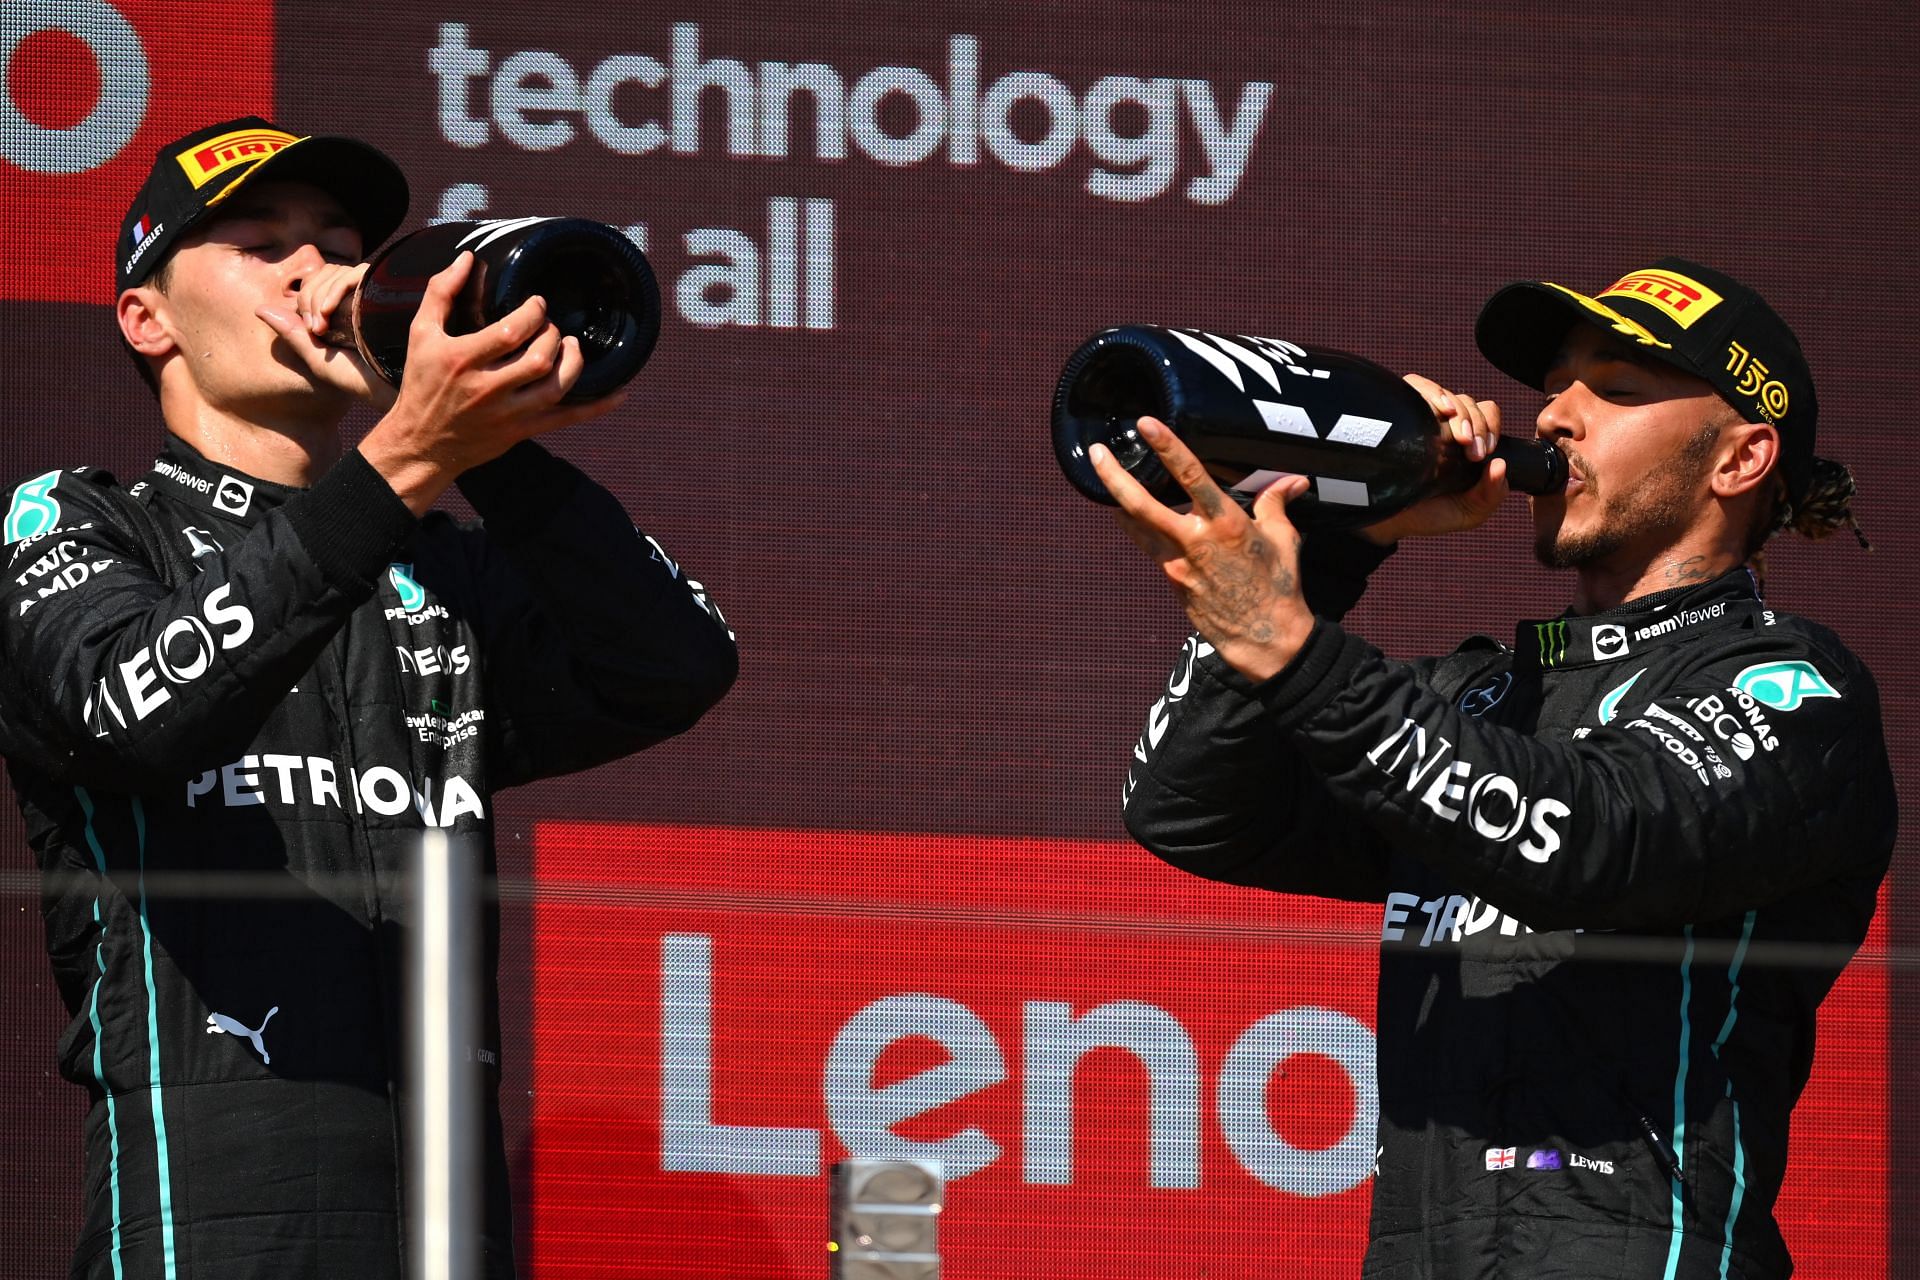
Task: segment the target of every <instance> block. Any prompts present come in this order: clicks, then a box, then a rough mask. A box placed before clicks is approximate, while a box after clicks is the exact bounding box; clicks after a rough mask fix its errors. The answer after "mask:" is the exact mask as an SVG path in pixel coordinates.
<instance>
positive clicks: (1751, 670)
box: [1733, 659, 1840, 711]
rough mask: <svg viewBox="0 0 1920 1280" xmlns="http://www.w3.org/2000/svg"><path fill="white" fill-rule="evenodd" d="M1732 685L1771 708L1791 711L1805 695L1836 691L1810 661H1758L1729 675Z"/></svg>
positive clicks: (1829, 695) (1836, 693)
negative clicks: (1736, 673)
mask: <svg viewBox="0 0 1920 1280" xmlns="http://www.w3.org/2000/svg"><path fill="white" fill-rule="evenodd" d="M1733 687H1734V688H1735V689H1736V690H1738V691H1739V692H1741V693H1744V694H1746V695H1747V696H1748V697H1750V698H1752V699H1753V700H1754V701H1755V702H1760V703H1764V704H1765V705H1767V706H1769V707H1772V708H1773V709H1774V710H1775V711H1794V710H1797V709H1798V708H1799V706H1800V704H1801V703H1803V702H1805V701H1806V700H1807V699H1808V698H1837V697H1839V696H1840V691H1839V690H1838V689H1836V688H1834V687H1833V685H1832V684H1830V683H1829V682H1828V680H1827V678H1826V677H1825V676H1823V675H1821V674H1820V672H1819V671H1818V670H1816V669H1815V668H1814V665H1813V664H1812V663H1811V662H1802V661H1800V660H1798V659H1793V660H1791V661H1786V662H1762V663H1758V664H1756V665H1754V666H1751V667H1748V668H1747V669H1746V670H1744V671H1742V672H1741V673H1740V674H1739V675H1737V676H1735V677H1734V678H1733Z"/></svg>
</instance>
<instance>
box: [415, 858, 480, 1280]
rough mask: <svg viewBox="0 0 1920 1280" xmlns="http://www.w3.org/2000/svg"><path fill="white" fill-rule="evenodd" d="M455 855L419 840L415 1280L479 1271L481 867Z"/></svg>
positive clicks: (444, 1279)
mask: <svg viewBox="0 0 1920 1280" xmlns="http://www.w3.org/2000/svg"><path fill="white" fill-rule="evenodd" d="M464 852H465V853H466V854H468V855H471V853H472V850H470V849H468V850H465V851H464ZM461 853H462V851H460V850H456V849H455V848H454V846H453V843H452V842H451V841H450V840H449V839H448V838H447V835H446V833H445V832H443V831H429V832H427V833H426V834H425V835H424V836H423V837H422V839H421V842H420V878H419V885H420V892H419V899H418V918H417V921H416V925H417V927H416V929H415V935H416V936H415V941H414V945H413V973H414V980H413V983H412V984H411V985H412V1000H411V1006H410V1014H411V1016H410V1018H409V1021H410V1023H411V1025H412V1028H413V1036H412V1041H413V1043H412V1050H413V1051H412V1053H411V1054H410V1055H409V1057H410V1061H411V1068H410V1071H409V1077H410V1078H409V1081H408V1085H409V1088H408V1094H409V1096H410V1097H411V1099H412V1109H413V1116H414V1122H413V1125H412V1129H413V1143H412V1148H413V1158H412V1161H411V1164H412V1166H413V1167H412V1169H411V1170H410V1171H409V1172H410V1175H411V1176H410V1177H409V1179H408V1181H409V1184H410V1185H411V1186H412V1188H413V1214H412V1217H413V1223H414V1226H413V1232H412V1235H413V1240H414V1267H413V1271H414V1274H415V1275H416V1276H419V1277H420V1278H421V1280H468V1278H469V1277H471V1276H474V1275H476V1274H478V1271H477V1266H478V1263H479V1257H478V1252H479V1251H478V1242H479V1240H480V1235H481V1232H480V1226H479V1213H478V1211H479V1195H478V1187H479V1181H478V1177H477V1173H478V1169H479V1158H480V1144H479V1140H478V1135H479V1130H480V1116H479V1111H478V1106H477V1104H478V1092H477V1090H476V1088H475V1073H476V1072H477V1070H478V1067H477V1066H476V1065H475V1064H474V1063H473V1062H472V1061H471V1059H472V1056H473V1046H474V1045H475V1044H477V1043H478V1031H479V1026H478V1012H479V1002H478V998H477V976H478V971H477V967H476V966H477V965H478V963H479V948H478V946H477V945H476V939H477V935H478V933H479V929H480V919H479V913H478V910H477V904H478V898H479V895H478V893H477V885H476V880H477V878H478V868H477V866H476V861H475V859H474V858H473V857H472V856H461Z"/></svg>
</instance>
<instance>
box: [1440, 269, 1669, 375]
mask: <svg viewBox="0 0 1920 1280" xmlns="http://www.w3.org/2000/svg"><path fill="white" fill-rule="evenodd" d="M1576 324H1591V325H1593V326H1595V327H1596V328H1601V329H1606V330H1608V331H1610V332H1613V333H1616V334H1618V335H1620V336H1621V337H1624V338H1628V339H1631V340H1632V341H1633V342H1634V344H1635V345H1637V346H1640V347H1644V348H1646V351H1647V354H1648V355H1650V356H1653V357H1655V358H1656V359H1661V360H1665V361H1668V362H1669V363H1672V364H1675V365H1677V366H1679V367H1680V368H1683V369H1686V370H1687V371H1688V372H1692V366H1690V365H1688V364H1687V363H1686V362H1685V361H1683V360H1681V359H1679V358H1678V357H1677V356H1676V355H1675V354H1674V351H1673V347H1672V346H1671V344H1669V343H1666V342H1663V341H1661V339H1660V338H1658V337H1656V336H1655V335H1654V334H1653V333H1652V332H1651V331H1649V330H1648V329H1647V327H1646V326H1645V325H1643V324H1641V323H1640V322H1639V321H1637V320H1634V319H1632V318H1631V317H1629V316H1626V315H1623V314H1621V313H1620V312H1618V311H1616V310H1614V309H1613V308H1612V307H1609V306H1608V305H1607V304H1606V303H1604V302H1601V301H1598V300H1597V299H1594V298H1590V297H1588V296H1587V295H1586V294H1584V293H1578V292H1576V291H1574V290H1572V289H1569V288H1567V287H1566V286H1565V285H1558V284H1553V283H1552V282H1550V281H1545V280H1524V281H1521V282H1520V283H1518V284H1510V285H1508V286H1507V287H1506V288H1504V289H1502V290H1500V292H1498V293H1496V294H1494V295H1493V297H1491V298H1489V299H1488V300H1487V305H1486V306H1484V307H1482V308H1481V309H1480V318H1479V319H1478V320H1477V321H1475V322H1474V326H1473V340H1474V342H1475V343H1476V344H1477V345H1478V346H1479V348H1480V354H1481V355H1484V356H1485V357H1486V358H1487V360H1488V361H1489V362H1490V363H1491V364H1492V365H1493V367H1494V368H1496V369H1498V370H1500V372H1502V373H1504V374H1506V375H1507V376H1508V377H1510V378H1514V379H1516V380H1517V381H1519V382H1523V383H1525V384H1526V385H1527V386H1529V387H1533V388H1534V389H1536V390H1538V389H1540V387H1541V386H1542V384H1544V383H1545V382H1546V378H1547V370H1548V369H1550V368H1552V367H1553V362H1554V359H1555V357H1557V356H1558V355H1559V354H1560V347H1561V344H1562V343H1564V342H1565V341H1566V337H1567V331H1568V330H1569V329H1571V328H1573V326H1574V325H1576Z"/></svg>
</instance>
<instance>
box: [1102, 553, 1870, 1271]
mask: <svg viewBox="0 0 1920 1280" xmlns="http://www.w3.org/2000/svg"><path fill="white" fill-rule="evenodd" d="M1307 553H1308V554H1307V561H1306V563H1304V564H1303V575H1304V580H1305V582H1306V583H1307V590H1308V600H1309V603H1310V604H1311V605H1312V606H1313V607H1314V609H1315V612H1316V613H1317V614H1318V615H1319V616H1320V620H1319V621H1318V622H1317V624H1316V627H1315V630H1314V632H1313V634H1312V637H1311V639H1309V641H1308V642H1307V644H1306V646H1305V647H1304V648H1303V649H1302V650H1301V652H1300V654H1299V655H1298V657H1297V658H1296V659H1295V660H1294V661H1293V662H1292V663H1291V665H1289V666H1288V667H1287V668H1286V669H1285V670H1283V671H1282V672H1280V673H1279V674H1278V675H1276V676H1274V677H1273V678H1272V679H1271V680H1268V681H1266V682H1264V683H1261V684H1258V685H1254V684H1251V683H1249V682H1248V681H1246V680H1244V679H1242V678H1241V677H1239V676H1238V675H1237V674H1236V673H1234V672H1233V671H1232V670H1231V668H1229V667H1228V666H1226V664H1225V663H1223V662H1222V661H1221V660H1220V658H1219V657H1218V656H1217V655H1216V654H1214V652H1213V651H1212V649H1211V647H1210V646H1208V645H1206V644H1205V643H1203V642H1201V641H1199V640H1198V639H1190V640H1189V641H1188V642H1187V647H1186V650H1185V652H1184V653H1183V654H1182V656H1181V658H1180V660H1179V662H1178V664H1177V665H1176V668H1175V670H1174V673H1173V677H1172V679H1171V680H1170V681H1169V684H1168V688H1167V693H1166V695H1165V696H1164V697H1163V698H1162V699H1161V700H1160V701H1158V702H1156V703H1155V704H1154V708H1153V711H1152V713H1151V715H1150V717H1149V721H1148V726H1147V731H1146V733H1145V734H1143V735H1142V737H1141V739H1140V742H1139V745H1138V746H1137V747H1136V749H1135V760H1134V763H1133V766H1132V768H1131V770H1130V772H1129V778H1128V795H1127V810H1126V816H1127V825H1128V828H1129V830H1130V831H1131V832H1132V833H1133V835H1134V836H1135V838H1137V839H1138V840H1139V841H1140V842H1141V843H1142V844H1144V845H1145V846H1147V847H1148V848H1149V849H1151V850H1152V851H1153V852H1154V853H1156V854H1158V855H1159V856H1160V857H1161V858H1163V859H1165V860H1166V861H1168V862H1169V863H1171V864H1173V865H1175V866H1178V867H1181V868H1184V869H1186V870H1189V871H1192V872H1195V873H1197V874H1199V875H1203V876H1206V877H1209V878H1211V879H1215V880H1222V881H1227V882H1229V883H1234V884H1242V885H1252V886H1259V887H1262V888H1267V889H1273V890H1278V891H1282V892H1288V893H1306V894H1316V895H1320V896H1324V897H1330V898H1339V899H1346V900H1351V901H1366V902H1378V903H1381V904H1383V906H1384V912H1383V914H1382V917H1381V954H1380V974H1379V991H1378V1009H1377V1013H1378V1026H1377V1047H1378V1073H1379V1107H1380V1111H1379V1128H1378V1139H1379V1160H1378V1164H1377V1170H1376V1175H1375V1179H1374V1185H1373V1209H1372V1228H1371V1240H1370V1244H1369V1247H1368V1250H1367V1254H1366V1262H1365V1267H1364V1274H1365V1275H1366V1276H1369V1277H1375V1278H1377V1280H1411V1278H1412V1277H1422V1278H1426V1277H1432V1278H1435V1280H1473V1278H1476V1277H1494V1276H1500V1277H1527V1278H1528V1280H1552V1278H1556V1277H1566V1278H1568V1280H1572V1278H1573V1277H1582V1278H1591V1277H1599V1276H1609V1277H1611V1276H1632V1277H1746V1278H1747V1280H1755V1278H1758V1277H1769V1278H1772V1277H1784V1276H1786V1275H1788V1274H1789V1273H1790V1271H1791V1270H1792V1263H1791V1261H1790V1259H1789V1257H1788V1253H1787V1249H1786V1246H1785V1244H1784V1243H1783V1241H1782V1239H1781V1236H1780V1232H1779V1230H1778V1228H1777V1227H1776V1225H1775V1222H1774V1219H1773V1215H1772V1209H1773V1204H1774V1200H1775V1197H1776V1195H1777V1194H1778V1192H1779V1189H1780V1184H1781V1179H1782V1176H1783V1175H1784V1173H1785V1170H1786V1164H1787V1128H1788V1117H1789V1113H1790V1112H1791V1111H1792V1109H1793V1105H1794V1102H1795V1100H1796V1099H1797V1098H1798V1097H1799V1096H1800V1092H1801V1089H1802V1088H1803V1087H1804V1086H1805V1084H1806V1081H1807V1075H1808V1071H1809V1069H1810V1066H1811V1063H1812V1060H1813V1047H1814V1015H1815V1009H1816V1008H1817V1006H1818V1005H1819V1003H1820V1001H1821V999H1822V997H1824V996H1825V994H1826V993H1827V990H1828V989H1829V988H1830V987H1831V986H1832V984H1833V982H1834V979H1835V978H1836V977H1837V976H1838V974H1839V972H1840V969H1841V968H1842V966H1843V965H1844V964H1845V963H1846V961H1847V958H1848V957H1849V956H1851V955H1852V953H1853V952H1854V950H1855V949H1856V948H1857V947H1858V946H1859V944H1860V942H1861V940H1862V938H1864V936H1865V935H1866V931H1867V925H1868V922H1869V920H1870V919H1871V917H1872V914H1873V910H1874V901H1875V896H1876V890H1877V888H1878V886H1879V884H1880V880H1881V877H1882V875H1883V873H1884V872H1885V871H1886V868H1887V862H1888V858H1889V855H1890V853H1891V850H1892V846H1893V841H1894V828H1895V803H1894V795H1893V783H1892V778H1891V774H1890V770H1889V765H1888V761H1887V752H1886V745H1885V742H1884V739H1883V737H1882V732H1881V725H1880V710H1879V702H1878V694H1877V692H1876V690H1875V688H1874V684H1873V680H1872V678H1871V677H1870V676H1869V675H1868V673H1867V671H1866V670H1865V668H1864V667H1862V666H1861V665H1860V663H1859V662H1858V661H1857V660H1856V659H1855V658H1854V657H1853V655H1852V654H1850V653H1849V652H1848V651H1847V650H1846V649H1845V648H1844V647H1843V646H1842V645H1841V644H1840V642H1839V641H1838V640H1837V639H1836V638H1835V637H1834V636H1833V635H1832V633H1831V632H1829V631H1827V630H1826V629H1824V628H1822V627H1819V626H1817V625H1815V624H1813V623H1810V622H1806V621H1803V620H1801V619H1798V618H1795V617H1792V616H1789V615H1788V614H1785V613H1782V612H1780V611H1779V610H1776V609H1773V608H1771V607H1769V606H1768V605H1767V604H1766V603H1765V602H1764V601H1762V600H1760V599H1758V598H1757V597H1756V594H1755V591H1754V586H1753V580H1752V579H1751V577H1750V576H1749V575H1748V574H1747V573H1746V571H1745V570H1736V571H1735V572H1732V573H1729V574H1727V575H1726V576H1724V577H1721V578H1719V579H1717V580H1715V581H1712V582H1708V583H1704V584H1701V585H1697V586H1691V587H1683V588H1679V589H1675V590H1672V591H1667V592H1663V593H1660V594H1658V595H1652V596H1646V597H1642V598H1640V599H1637V600H1633V601H1630V602H1629V603H1627V604H1625V605H1622V606H1621V607H1619V608H1617V609H1613V610H1609V611H1607V612H1605V613H1601V614H1597V615H1594V616H1591V617H1575V616H1571V615H1569V616H1565V617H1562V618H1558V619H1555V620H1553V621H1550V622H1543V623H1523V624H1522V625H1521V626H1520V628H1519V630H1518V633H1517V636H1516V639H1515V642H1514V645H1513V646H1512V647H1511V648H1509V647H1507V646H1505V645H1502V644H1498V643H1495V642H1494V641H1492V640H1488V639H1485V638H1476V639H1473V640H1470V641H1468V642H1467V643H1466V644H1464V645H1462V646H1461V647H1460V648H1459V649H1457V650H1455V651H1454V652H1453V653H1452V654H1451V655H1450V656H1448V657H1445V658H1440V659H1436V660H1423V661H1419V662H1414V663H1402V662H1395V661H1391V660H1389V659H1387V658H1386V657H1384V656H1382V655H1381V653H1380V652H1379V651H1378V650H1376V649H1374V648H1373V647H1372V646H1370V645H1368V644H1366V643H1365V642H1363V641H1361V640H1359V639H1357V638H1355V637H1354V636H1352V635H1350V634H1348V633H1347V632H1346V631H1344V630H1343V629H1342V628H1341V627H1340V626H1339V625H1338V623H1337V621H1335V620H1334V619H1337V618H1338V617H1339V616H1340V615H1341V614H1342V613H1344V612H1345V609H1346V607H1347V606H1349V605H1350V604H1351V603H1352V602H1353V601H1354V600H1356V599H1357V598H1358V596H1359V594H1360V591H1361V589H1362V586H1363V584H1364V580H1365V574H1366V573H1367V572H1370V571H1371V569H1372V568H1373V567H1374V566H1375V565H1376V564H1378V563H1379V560H1380V559H1381V557H1382V554H1383V553H1375V552H1373V550H1372V548H1366V547H1363V545H1362V544H1360V543H1358V542H1357V541H1355V540H1351V539H1347V538H1343V537H1339V536H1324V537H1322V538H1319V539H1309V541H1308V543H1307Z"/></svg>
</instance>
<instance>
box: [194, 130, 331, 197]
mask: <svg viewBox="0 0 1920 1280" xmlns="http://www.w3.org/2000/svg"><path fill="white" fill-rule="evenodd" d="M298 141H300V139H298V138H296V137H294V136H293V135H292V134H290V133H281V132H280V131H279V130H278V129H241V130H237V131H236V132H233V133H223V134H221V135H220V136H219V137H217V138H213V139H211V140H209V141H207V142H203V143H201V144H200V145H199V146H197V147H195V148H193V150H191V151H182V152H181V153H180V154H179V155H177V156H175V157H174V159H176V160H178V161H179V162H180V167H181V168H182V169H184V170H186V172H187V180H188V181H190V182H191V183H193V185H194V188H195V189H196V190H198V189H199V188H201V187H204V186H206V185H207V184H208V183H209V182H212V181H213V180H214V179H215V178H217V177H219V176H220V175H221V174H223V173H225V172H226V171H227V170H229V169H233V168H237V167H239V166H242V165H254V164H258V163H259V162H260V161H262V160H265V159H266V158H267V157H268V156H270V155H272V154H273V153H274V152H276V151H278V150H280V148H282V147H285V146H288V145H289V144H291V143H295V142H298Z"/></svg>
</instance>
